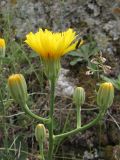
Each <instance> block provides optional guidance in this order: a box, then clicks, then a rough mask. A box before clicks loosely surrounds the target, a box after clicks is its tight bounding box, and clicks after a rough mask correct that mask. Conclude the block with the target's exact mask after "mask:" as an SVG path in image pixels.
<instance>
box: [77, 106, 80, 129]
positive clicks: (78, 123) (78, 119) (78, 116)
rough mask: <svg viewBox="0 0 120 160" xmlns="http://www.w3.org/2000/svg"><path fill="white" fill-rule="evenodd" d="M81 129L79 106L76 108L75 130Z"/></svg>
mask: <svg viewBox="0 0 120 160" xmlns="http://www.w3.org/2000/svg"><path fill="white" fill-rule="evenodd" d="M80 127H81V106H77V128H80Z"/></svg>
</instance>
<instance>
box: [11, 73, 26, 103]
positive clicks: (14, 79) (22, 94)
mask: <svg viewBox="0 0 120 160" xmlns="http://www.w3.org/2000/svg"><path fill="white" fill-rule="evenodd" d="M8 87H9V90H10V94H11V96H12V98H13V99H14V100H15V101H16V102H17V103H19V104H25V103H26V102H27V98H28V94H27V84H26V81H25V78H24V77H23V75H22V74H13V75H11V76H10V77H9V78H8Z"/></svg>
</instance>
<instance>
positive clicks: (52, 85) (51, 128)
mask: <svg viewBox="0 0 120 160" xmlns="http://www.w3.org/2000/svg"><path fill="white" fill-rule="evenodd" d="M54 100H55V79H54V78H53V79H52V80H51V94H50V112H49V116H50V123H49V124H48V125H49V152H48V160H52V155H53V146H54V142H53V113H54Z"/></svg>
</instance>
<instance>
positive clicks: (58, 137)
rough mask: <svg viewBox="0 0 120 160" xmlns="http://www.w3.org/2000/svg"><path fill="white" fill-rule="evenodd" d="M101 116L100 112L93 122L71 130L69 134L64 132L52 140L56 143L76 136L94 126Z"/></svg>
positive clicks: (101, 112)
mask: <svg viewBox="0 0 120 160" xmlns="http://www.w3.org/2000/svg"><path fill="white" fill-rule="evenodd" d="M102 115H103V111H100V112H99V114H98V116H97V117H96V118H95V119H94V120H92V121H91V122H89V123H88V124H86V125H84V126H83V127H79V128H76V129H73V130H72V131H69V132H66V133H63V134H59V135H54V140H55V141H56V140H59V139H60V138H66V137H68V136H72V135H74V134H77V133H79V132H82V131H84V130H86V129H88V128H90V127H92V126H93V125H95V124H96V123H97V122H98V121H99V120H100V119H101V117H102Z"/></svg>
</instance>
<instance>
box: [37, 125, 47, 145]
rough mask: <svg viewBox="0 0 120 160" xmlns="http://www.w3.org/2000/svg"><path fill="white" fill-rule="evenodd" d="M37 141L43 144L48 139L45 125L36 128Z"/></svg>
mask: <svg viewBox="0 0 120 160" xmlns="http://www.w3.org/2000/svg"><path fill="white" fill-rule="evenodd" d="M35 137H36V141H38V142H41V143H43V142H44V141H45V139H46V129H45V126H44V125H43V124H38V125H37V126H36V128H35Z"/></svg>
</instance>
